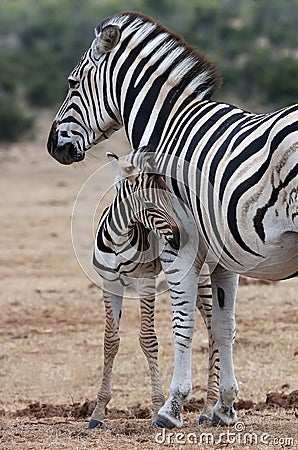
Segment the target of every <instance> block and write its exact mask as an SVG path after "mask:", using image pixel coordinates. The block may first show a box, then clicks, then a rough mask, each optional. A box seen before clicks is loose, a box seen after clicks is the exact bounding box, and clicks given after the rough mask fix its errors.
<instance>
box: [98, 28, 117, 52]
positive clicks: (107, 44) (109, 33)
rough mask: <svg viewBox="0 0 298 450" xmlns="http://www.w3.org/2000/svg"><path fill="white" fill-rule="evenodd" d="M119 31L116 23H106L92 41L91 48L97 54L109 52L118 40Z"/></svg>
mask: <svg viewBox="0 0 298 450" xmlns="http://www.w3.org/2000/svg"><path fill="white" fill-rule="evenodd" d="M120 36H121V31H120V28H119V27H118V26H117V25H108V26H106V27H105V28H102V29H101V30H100V33H99V34H98V35H97V36H96V39H95V41H94V47H93V50H94V51H95V52H97V53H98V54H99V55H102V54H103V53H109V52H110V51H112V50H113V48H115V47H116V45H117V44H118V42H119V41H120Z"/></svg>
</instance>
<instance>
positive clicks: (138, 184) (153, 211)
mask: <svg viewBox="0 0 298 450" xmlns="http://www.w3.org/2000/svg"><path fill="white" fill-rule="evenodd" d="M150 150H151V151H152V149H151V147H143V148H140V149H138V152H139V158H138V163H139V164H140V168H137V167H135V166H133V165H131V164H130V163H129V162H128V161H127V160H121V161H120V160H119V158H118V156H117V155H115V154H114V153H107V156H108V159H109V160H110V162H111V164H112V166H113V167H114V169H115V173H116V176H115V189H116V199H115V203H116V204H117V209H118V213H119V214H120V215H121V217H122V218H123V217H126V219H128V220H127V222H128V224H129V226H130V228H131V229H133V227H134V226H135V225H136V224H141V225H142V226H144V227H145V228H146V229H147V230H151V231H154V232H155V233H156V234H157V235H158V236H159V237H161V238H164V239H165V240H166V241H167V242H168V243H169V244H170V246H171V247H172V248H174V249H175V250H178V249H179V248H180V245H182V246H183V245H184V244H185V243H186V242H187V236H186V233H185V231H184V230H183V228H182V226H181V224H180V223H179V221H178V219H177V215H176V213H175V212H174V209H173V205H172V200H173V198H172V193H171V191H170V190H169V188H168V186H167V184H166V182H165V180H164V178H163V177H162V176H161V175H160V174H159V173H157V168H156V164H155V159H154V155H153V153H150ZM124 221H125V219H124Z"/></svg>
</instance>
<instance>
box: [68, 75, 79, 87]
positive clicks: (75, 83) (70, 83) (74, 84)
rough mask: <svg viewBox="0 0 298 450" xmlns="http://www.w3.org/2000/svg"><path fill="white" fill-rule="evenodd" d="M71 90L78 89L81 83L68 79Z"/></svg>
mask: <svg viewBox="0 0 298 450" xmlns="http://www.w3.org/2000/svg"><path fill="white" fill-rule="evenodd" d="M68 86H69V89H77V88H78V87H79V86H80V82H79V81H78V80H75V79H74V78H68Z"/></svg>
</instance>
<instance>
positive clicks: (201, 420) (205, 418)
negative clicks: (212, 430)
mask: <svg viewBox="0 0 298 450" xmlns="http://www.w3.org/2000/svg"><path fill="white" fill-rule="evenodd" d="M203 423H207V424H208V425H210V424H211V417H209V416H206V415H205V414H201V415H200V417H199V419H198V425H202V424H203Z"/></svg>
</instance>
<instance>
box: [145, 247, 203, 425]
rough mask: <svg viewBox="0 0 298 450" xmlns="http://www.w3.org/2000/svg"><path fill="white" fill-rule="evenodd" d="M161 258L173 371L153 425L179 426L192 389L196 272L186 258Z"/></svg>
mask: <svg viewBox="0 0 298 450" xmlns="http://www.w3.org/2000/svg"><path fill="white" fill-rule="evenodd" d="M163 256H164V255H163ZM161 261H162V265H163V269H164V271H165V275H166V278H167V281H168V285H169V291H170V295H171V301H172V327H173V335H174V372H173V377H172V381H171V386H170V396H169V398H168V399H167V401H166V403H165V404H164V406H163V407H162V408H161V409H160V410H159V412H158V415H157V417H156V419H155V420H154V422H153V425H155V426H158V427H162V428H173V427H181V426H182V418H181V415H180V412H181V408H182V406H183V404H184V403H185V402H186V401H187V400H189V398H190V396H191V390H192V381H191V357H192V338H193V332H194V326H195V319H196V300H197V293H198V275H197V273H196V272H195V270H194V266H193V265H192V266H191V267H190V266H189V264H188V260H187V258H185V259H183V258H181V256H180V257H179V256H178V257H177V259H176V261H175V263H172V262H171V258H170V257H169V258H168V259H166V258H161ZM177 262H178V264H177ZM192 263H193V261H192ZM187 267H190V269H189V271H188V272H187V270H186V272H187V273H185V269H186V268H187ZM177 280H180V281H177Z"/></svg>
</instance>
